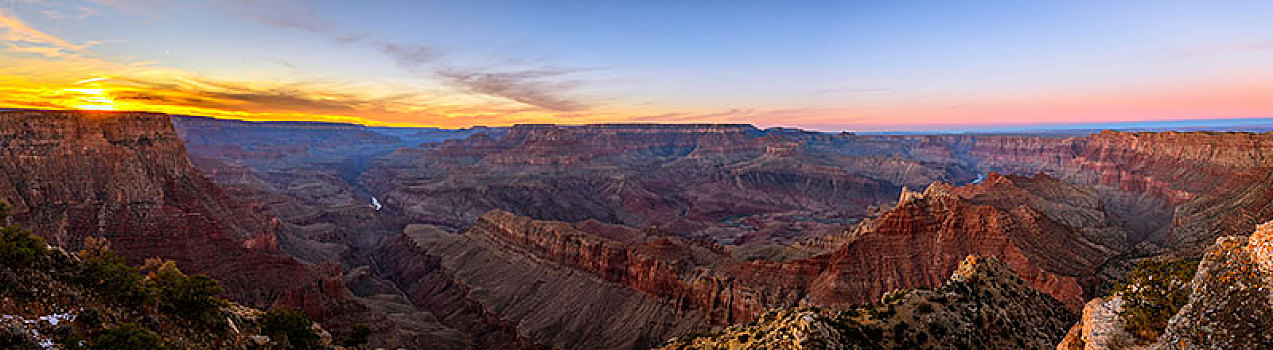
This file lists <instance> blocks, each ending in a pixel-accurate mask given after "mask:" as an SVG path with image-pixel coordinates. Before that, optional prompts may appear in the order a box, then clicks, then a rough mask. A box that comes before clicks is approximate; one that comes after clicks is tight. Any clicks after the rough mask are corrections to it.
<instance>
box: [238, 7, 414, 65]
mask: <svg viewBox="0 0 1273 350" xmlns="http://www.w3.org/2000/svg"><path fill="white" fill-rule="evenodd" d="M227 4H228V5H230V8H231V9H232V11H233V12H236V13H239V14H241V15H243V16H245V17H247V18H249V19H252V20H254V21H256V22H258V23H261V24H265V25H269V26H274V27H279V28H287V29H296V30H300V31H305V32H309V33H312V34H315V35H318V36H321V37H323V38H326V39H328V40H331V41H335V42H338V43H342V44H351V45H364V46H367V47H371V48H374V49H376V50H379V51H380V52H381V53H384V54H385V55H386V56H389V57H390V58H392V59H393V60H394V62H396V63H397V64H398V65H399V66H402V67H405V68H415V67H418V66H420V65H422V64H425V63H428V62H431V61H433V60H434V59H436V58H437V57H438V52H437V51H436V50H434V49H433V48H430V47H427V46H424V45H419V44H410V43H399V42H393V41H390V40H386V39H381V38H376V37H373V36H370V35H367V34H362V33H357V32H352V31H347V30H345V29H343V28H341V27H340V26H339V25H338V24H337V23H336V21H335V20H332V19H331V18H328V17H326V16H323V15H320V14H318V13H317V12H314V9H313V8H312V7H311V6H310V4H308V3H305V2H297V1H257V0H234V1H230V2H228V3H227Z"/></svg>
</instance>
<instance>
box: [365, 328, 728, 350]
mask: <svg viewBox="0 0 1273 350" xmlns="http://www.w3.org/2000/svg"><path fill="white" fill-rule="evenodd" d="M369 336H371V327H367V325H365V324H362V323H355V324H354V330H353V331H352V332H349V338H346V339H345V341H344V345H345V346H347V347H351V348H357V347H359V346H363V345H367V337H369ZM743 336H744V337H746V336H747V335H745V334H744V335H743ZM743 342H746V340H743Z"/></svg>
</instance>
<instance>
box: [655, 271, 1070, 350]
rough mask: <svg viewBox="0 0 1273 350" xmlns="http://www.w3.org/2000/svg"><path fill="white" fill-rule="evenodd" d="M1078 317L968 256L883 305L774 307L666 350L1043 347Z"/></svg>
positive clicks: (683, 339) (675, 342) (685, 338)
mask: <svg viewBox="0 0 1273 350" xmlns="http://www.w3.org/2000/svg"><path fill="white" fill-rule="evenodd" d="M1073 317H1074V315H1073V314H1072V313H1071V312H1069V311H1068V310H1067V309H1066V308H1065V306H1064V305H1063V304H1061V303H1060V302H1059V301H1057V300H1056V299H1054V298H1052V297H1050V296H1048V295H1047V294H1044V293H1040V292H1038V291H1035V290H1033V289H1032V288H1030V287H1029V286H1028V285H1027V284H1026V283H1025V281H1022V280H1021V279H1020V278H1017V277H1016V274H1015V273H1013V272H1012V270H1011V269H1010V268H1009V267H1008V266H1007V265H1006V264H1004V263H1003V262H1000V261H999V260H997V259H994V258H979V257H976V256H969V257H968V258H967V259H965V260H964V261H963V262H962V263H961V264H960V265H959V268H958V269H957V270H956V271H955V272H954V273H953V274H952V275H951V277H950V280H949V281H947V282H946V283H944V284H942V285H941V287H938V288H936V289H934V290H914V291H907V292H902V291H899V292H894V293H890V294H888V295H886V296H885V297H884V298H883V300H882V301H881V302H880V303H879V304H874V305H869V306H860V307H853V308H847V309H839V310H834V309H832V310H828V309H818V308H796V309H785V310H778V311H772V312H770V313H767V314H765V315H764V316H762V317H761V318H759V319H757V320H756V321H755V322H752V323H750V324H747V325H740V326H734V327H730V328H729V329H728V330H726V331H724V332H722V333H719V334H711V335H702V336H682V337H677V338H675V339H672V340H671V341H670V342H669V343H668V344H665V345H664V346H663V347H662V349H881V348H882V349H917V348H935V349H1044V348H1050V347H1051V346H1052V344H1055V343H1056V342H1057V341H1059V340H1060V339H1061V337H1062V336H1063V335H1064V334H1065V329H1066V325H1068V323H1069V322H1070V321H1071V320H1072V319H1073Z"/></svg>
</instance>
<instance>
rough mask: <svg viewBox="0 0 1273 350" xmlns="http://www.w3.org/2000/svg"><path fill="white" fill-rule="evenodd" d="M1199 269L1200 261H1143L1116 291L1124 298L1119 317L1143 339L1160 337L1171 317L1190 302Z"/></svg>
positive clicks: (1130, 329)
mask: <svg viewBox="0 0 1273 350" xmlns="http://www.w3.org/2000/svg"><path fill="white" fill-rule="evenodd" d="M1197 269H1198V262H1197V261H1193V260H1179V261H1156V260H1142V261H1141V262H1140V263H1139V264H1137V266H1136V268H1135V269H1133V270H1132V271H1131V273H1129V274H1128V275H1127V280H1126V281H1125V282H1124V283H1121V284H1120V285H1118V286H1117V287H1115V290H1114V293H1115V294H1117V295H1119V296H1122V298H1123V301H1124V304H1123V310H1122V311H1121V312H1119V316H1122V318H1123V323H1124V324H1126V325H1127V329H1128V330H1129V331H1131V332H1132V333H1133V334H1135V335H1136V336H1137V337H1140V338H1141V339H1145V340H1152V339H1155V338H1157V337H1158V334H1159V333H1161V332H1162V331H1163V329H1165V328H1166V327H1167V321H1168V320H1169V319H1171V316H1173V315H1175V314H1176V312H1177V311H1180V308H1181V307H1184V306H1185V304H1186V303H1188V302H1189V294H1190V292H1191V290H1190V287H1189V281H1190V280H1192V279H1193V275H1194V272H1196V270H1197Z"/></svg>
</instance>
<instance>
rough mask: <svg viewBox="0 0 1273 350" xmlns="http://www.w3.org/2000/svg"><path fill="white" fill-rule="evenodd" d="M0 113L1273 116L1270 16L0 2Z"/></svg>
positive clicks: (879, 8)
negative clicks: (17, 110)
mask: <svg viewBox="0 0 1273 350" xmlns="http://www.w3.org/2000/svg"><path fill="white" fill-rule="evenodd" d="M0 108H44V109H113V110H144V111H156V112H166V113H173V114H188V115H204V116H214V117H229V118H239V119H248V120H318V121H334V122H352V123H361V124H368V125H390V126H438V127H466V126H472V125H510V124H516V123H558V124H581V123H608V122H657V123H751V124H756V125H758V126H762V127H767V126H785V127H801V128H806V129H816V130H827V131H839V130H851V131H889V130H932V129H950V128H986V127H1001V126H1013V125H1058V124H1061V125H1063V124H1092V123H1108V122H1135V121H1170V120H1196V119H1224V118H1266V117H1273V2H1271V1H1163V0H1160V1H1084V0H1078V1H957V0H951V1H851V0H841V1H799V0H792V1H741V0H736V1H657V0H650V1H605V0H597V1H534V0H523V1H486V0H469V1H299V0H296V1H288V0H278V1H252V0H214V1H166V0H94V1H55V0H0Z"/></svg>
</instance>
